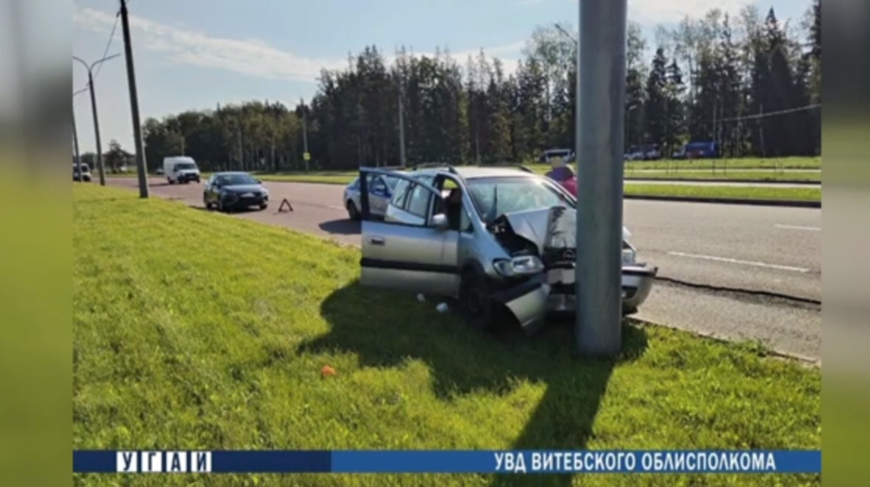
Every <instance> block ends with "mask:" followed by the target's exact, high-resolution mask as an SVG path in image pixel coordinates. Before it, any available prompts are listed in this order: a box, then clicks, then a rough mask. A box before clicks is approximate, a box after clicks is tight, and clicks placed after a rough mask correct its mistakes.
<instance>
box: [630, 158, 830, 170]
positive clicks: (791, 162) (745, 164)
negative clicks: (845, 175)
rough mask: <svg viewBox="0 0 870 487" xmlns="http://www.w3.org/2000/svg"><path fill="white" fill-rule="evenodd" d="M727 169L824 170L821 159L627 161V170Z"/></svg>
mask: <svg viewBox="0 0 870 487" xmlns="http://www.w3.org/2000/svg"><path fill="white" fill-rule="evenodd" d="M714 167H715V168H716V169H717V170H719V169H721V168H723V167H725V168H727V169H728V170H732V169H786V170H787V169H804V170H806V169H817V170H821V168H822V158H821V157H768V158H752V157H746V158H740V159H694V160H661V161H626V163H625V170H626V172H628V171H629V170H635V171H637V170H644V169H647V170H648V169H656V170H661V169H665V170H667V169H671V170H674V169H675V168H676V169H678V170H679V171H683V170H686V171H692V170H695V171H697V170H705V171H712V170H713V168H714Z"/></svg>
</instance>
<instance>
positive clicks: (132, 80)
mask: <svg viewBox="0 0 870 487" xmlns="http://www.w3.org/2000/svg"><path fill="white" fill-rule="evenodd" d="M121 27H122V28H123V31H124V54H125V55H126V59H127V87H128V88H129V89H130V114H131V115H132V118H133V141H134V142H135V144H136V171H137V172H138V176H139V197H140V198H147V197H148V166H147V163H146V161H145V147H144V144H143V143H142V126H141V125H140V121H139V94H138V92H137V90H136V71H135V70H134V68H133V46H132V44H131V40H130V22H129V20H128V19H127V1H126V0H121Z"/></svg>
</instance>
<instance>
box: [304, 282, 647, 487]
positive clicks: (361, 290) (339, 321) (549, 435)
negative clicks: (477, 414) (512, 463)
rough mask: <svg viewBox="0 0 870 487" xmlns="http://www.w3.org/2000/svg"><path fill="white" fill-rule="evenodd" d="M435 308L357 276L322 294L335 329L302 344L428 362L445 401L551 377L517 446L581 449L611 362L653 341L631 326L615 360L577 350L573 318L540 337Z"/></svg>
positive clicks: (376, 359) (521, 479) (391, 362)
mask: <svg viewBox="0 0 870 487" xmlns="http://www.w3.org/2000/svg"><path fill="white" fill-rule="evenodd" d="M433 307H434V303H431V302H426V303H415V302H413V301H411V300H409V299H407V298H405V297H403V296H400V295H396V294H390V293H385V292H381V291H377V290H373V289H369V288H366V287H363V286H361V285H360V284H359V283H358V282H354V283H352V284H350V285H348V286H346V287H344V288H341V289H338V290H336V291H335V292H334V293H332V294H331V295H330V296H329V297H327V298H326V299H325V300H324V301H323V303H322V305H321V315H322V316H323V317H324V319H326V320H327V321H328V323H329V325H330V331H329V332H328V333H327V334H325V335H322V336H320V337H317V338H315V339H313V340H311V341H309V342H306V343H303V344H302V346H301V347H300V349H299V352H300V353H323V352H325V353H334V352H337V351H338V352H351V353H354V354H356V356H357V357H358V360H359V362H360V365H361V366H366V367H397V366H401V365H402V364H403V363H404V362H405V361H406V360H408V359H416V360H421V361H423V362H425V363H426V364H427V365H428V367H429V369H430V370H431V373H432V375H433V388H434V393H435V394H436V396H437V397H439V398H442V399H444V400H451V399H453V398H455V397H457V395H464V394H470V393H474V392H481V391H485V392H488V393H491V394H505V395H506V394H509V393H510V392H511V391H512V390H513V387H514V384H515V383H516V381H517V380H528V381H530V382H535V383H543V384H544V385H545V387H546V391H545V392H544V395H543V397H542V398H541V399H540V401H539V402H538V404H537V405H536V406H535V411H534V412H533V413H532V415H531V418H530V419H529V420H528V422H527V423H526V424H525V426H524V427H523V429H522V431H521V432H520V433H519V434H518V435H517V436H516V438H515V439H514V440H513V442H512V444H511V448H513V449H518V450H534V449H555V450H581V449H585V448H586V446H587V443H588V441H589V439H590V437H591V435H592V426H593V423H594V421H595V417H596V415H597V414H598V409H599V405H600V402H601V399H602V397H603V395H604V393H605V391H606V389H607V384H608V382H609V380H610V376H611V373H612V371H613V368H614V367H615V366H616V365H617V364H619V363H620V362H624V361H631V360H635V359H637V358H639V357H640V356H641V355H642V354H643V353H644V351H645V350H646V347H647V337H646V332H645V331H644V330H643V329H642V328H639V327H634V326H630V325H623V352H622V353H621V354H620V355H619V356H618V357H617V358H614V359H606V360H605V359H599V360H592V359H584V358H581V357H578V356H577V355H576V354H575V352H574V350H575V344H574V338H573V336H574V335H573V329H572V327H571V324H570V322H565V321H563V320H559V321H556V322H553V323H551V324H549V325H548V326H547V327H545V328H544V329H543V330H542V331H541V332H540V333H538V334H536V335H535V336H532V337H528V336H526V335H525V334H523V333H522V331H521V330H519V327H518V326H516V325H514V324H510V325H508V326H505V327H504V329H503V330H502V331H500V332H498V333H480V332H476V331H474V330H471V329H469V328H468V327H467V326H465V325H464V324H463V323H462V322H461V321H460V319H459V318H458V317H457V316H456V315H454V314H453V313H450V314H446V315H445V314H439V313H437V312H435V311H434V309H433ZM490 448H495V445H493V446H492V447H490ZM572 477H573V476H572V475H558V476H548V477H541V476H537V475H536V476H534V477H526V476H513V475H503V476H499V475H496V476H494V477H493V478H492V479H491V484H490V485H492V486H502V485H529V484H530V483H532V484H534V485H554V486H566V485H570V483H571V480H572ZM532 479H535V480H534V481H532Z"/></svg>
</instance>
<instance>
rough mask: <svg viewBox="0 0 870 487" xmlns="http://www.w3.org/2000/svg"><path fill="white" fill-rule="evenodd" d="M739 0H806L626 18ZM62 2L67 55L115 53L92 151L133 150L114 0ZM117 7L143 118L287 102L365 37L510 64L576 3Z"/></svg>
mask: <svg viewBox="0 0 870 487" xmlns="http://www.w3.org/2000/svg"><path fill="white" fill-rule="evenodd" d="M746 4H754V5H755V6H756V7H758V8H759V10H761V12H762V13H765V12H766V11H767V10H768V9H769V8H770V7H773V8H775V10H776V12H777V16H778V17H779V18H780V20H783V21H784V20H789V19H790V20H791V22H792V23H797V22H800V20H801V19H802V17H803V14H804V12H805V11H806V9H807V8H808V7H809V5H810V0H758V1H755V2H751V1H744V0H629V2H628V8H629V20H633V21H637V22H638V23H640V24H641V26H642V28H643V30H644V34H645V36H646V38H647V39H648V43H650V44H651V43H653V42H654V39H655V27H656V26H657V25H666V26H667V25H669V24H673V23H676V22H678V21H679V20H681V19H682V18H683V17H684V16H685V15H690V16H693V17H700V16H702V15H703V14H704V13H706V12H707V11H708V10H710V9H711V8H719V9H721V10H723V11H725V12H731V13H735V14H736V13H737V12H739V10H740V9H741V8H742V7H743V6H744V5H746ZM73 8H74V15H73V31H72V38H73V48H72V51H73V56H76V57H79V58H81V59H82V60H84V61H85V62H86V63H92V62H94V61H97V60H99V59H100V58H102V57H103V56H104V53H108V55H110V56H111V55H113V54H121V55H120V56H119V57H117V58H114V59H111V60H108V61H106V62H105V63H104V64H102V65H100V66H97V67H95V68H94V73H95V75H96V78H95V82H94V85H95V87H96V98H97V109H98V113H99V123H100V134H101V139H102V146H103V151H106V150H107V149H108V144H109V142H110V141H111V140H113V139H114V140H117V141H118V142H119V143H120V144H121V146H122V147H123V148H125V149H126V150H128V151H130V152H132V151H133V148H134V144H133V128H132V127H133V124H132V118H131V115H130V95H129V90H128V84H127V72H126V67H125V62H124V55H123V53H124V44H123V37H122V29H121V23H120V21H118V22H117V25H116V21H115V20H116V13H117V11H118V8H119V2H118V1H117V0H75V1H74V5H73ZM128 10H129V13H130V32H131V40H132V45H133V60H134V64H135V73H136V84H137V87H138V97H139V112H140V117H141V120H142V122H143V123H144V121H145V119H147V118H148V117H156V118H161V117H163V116H165V115H169V114H174V113H179V112H182V111H184V110H189V109H196V110H202V109H208V108H215V107H216V106H217V104H219V103H220V104H223V105H225V104H229V103H241V102H244V101H249V100H262V101H265V100H269V101H280V102H282V103H284V104H285V105H287V106H289V107H292V106H294V105H295V104H296V103H297V102H298V101H299V100H300V98H304V99H305V100H306V101H309V100H310V99H311V97H312V96H313V95H314V93H315V92H316V90H317V77H318V75H319V73H320V70H321V69H323V68H327V69H334V68H338V69H340V68H344V67H346V66H347V63H348V61H347V59H348V55H349V54H351V53H353V54H356V53H358V52H360V51H361V50H362V49H363V48H364V47H365V46H366V45H372V44H374V45H376V46H377V47H378V48H379V49H381V50H382V52H383V53H384V55H385V56H389V55H391V54H392V53H393V52H394V49H395V48H396V47H398V46H403V45H404V46H406V47H408V48H409V49H411V50H413V52H415V53H417V54H428V53H433V52H434V51H435V49H436V48H437V47H440V48H441V49H442V50H443V49H444V48H445V47H446V48H448V49H449V50H450V52H451V55H452V56H453V57H454V58H455V59H457V60H458V61H460V62H462V63H464V61H465V59H466V58H467V56H468V54H470V53H477V52H478V51H479V50H480V49H481V48H482V49H484V51H485V52H486V53H487V55H489V56H496V57H499V58H500V59H501V60H502V61H504V62H505V66H506V68H507V69H512V68H513V67H514V66H516V61H517V60H518V59H520V58H521V57H522V52H521V51H522V48H523V46H524V44H525V41H526V40H527V39H528V37H529V36H530V35H531V33H532V32H533V30H534V29H535V27H537V26H545V25H552V24H553V23H555V22H558V23H560V24H561V25H563V26H572V25H573V26H576V25H577V23H578V22H577V20H578V15H579V13H578V1H577V0H365V1H355V0H317V1H311V0H306V1H302V0H128ZM113 27H114V31H115V32H114V35H111V33H112V30H113ZM110 39H111V42H110ZM107 49H108V50H107ZM72 80H73V91H78V90H81V89H83V88H85V87H86V86H87V71H86V69H85V67H84V66H82V64H81V63H79V62H77V61H73V65H72ZM73 107H74V111H75V117H76V125H77V128H78V135H79V146H80V150H81V151H82V152H86V151H93V150H94V148H95V142H94V129H93V117H92V112H91V107H90V101H89V100H88V94H87V93H84V94H81V95H78V96H76V97H75V98H74V100H73Z"/></svg>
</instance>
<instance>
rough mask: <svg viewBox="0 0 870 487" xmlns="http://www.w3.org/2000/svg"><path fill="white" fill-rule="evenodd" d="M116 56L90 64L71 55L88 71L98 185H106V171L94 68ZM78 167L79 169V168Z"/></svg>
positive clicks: (116, 55)
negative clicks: (98, 172) (98, 177)
mask: <svg viewBox="0 0 870 487" xmlns="http://www.w3.org/2000/svg"><path fill="white" fill-rule="evenodd" d="M118 56H120V54H114V55H112V56H107V57H104V58H102V59H98V60H96V61H94V62H93V63H92V64H90V65H89V64H88V63H86V62H84V61H83V60H82V59H81V58H78V57H76V56H73V60H75V61H78V62H80V63H81V64H82V66H84V67H85V69H86V70H87V71H88V88H89V89H90V92H91V111H92V112H93V114H94V137H95V138H96V142H97V169H98V170H99V171H100V186H105V185H106V173H105V171H104V170H103V147H102V145H101V144H100V119H99V116H98V115H97V95H96V91H95V89H94V68H95V67H96V66H97V65H99V64H101V63H103V62H106V61H108V60H109V59H114V58H116V57H118ZM79 169H81V168H79Z"/></svg>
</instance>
